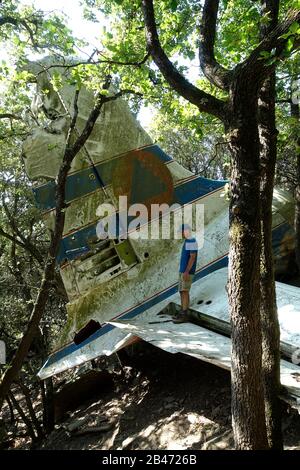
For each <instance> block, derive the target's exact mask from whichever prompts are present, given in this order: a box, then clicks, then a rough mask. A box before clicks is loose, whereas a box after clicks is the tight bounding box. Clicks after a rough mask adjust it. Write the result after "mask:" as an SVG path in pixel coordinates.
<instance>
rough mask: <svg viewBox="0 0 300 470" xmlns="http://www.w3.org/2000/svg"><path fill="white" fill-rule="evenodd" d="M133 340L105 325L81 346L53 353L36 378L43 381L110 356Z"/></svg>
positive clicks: (73, 344)
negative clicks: (88, 362)
mask: <svg viewBox="0 0 300 470" xmlns="http://www.w3.org/2000/svg"><path fill="white" fill-rule="evenodd" d="M134 340H135V337H134V335H132V334H131V333H127V332H123V331H122V330H120V329H117V328H111V327H110V326H109V325H105V326H104V327H103V328H101V329H100V330H98V331H96V332H95V333H94V334H93V335H91V336H90V337H89V338H88V339H87V340H85V341H83V342H82V343H81V344H79V345H76V344H75V343H71V344H69V345H68V346H67V347H65V348H63V349H61V350H59V351H56V352H55V353H53V354H52V355H51V356H50V357H49V358H48V359H47V361H46V363H45V364H44V365H43V367H42V368H41V370H40V371H39V373H38V377H39V378H40V379H41V380H44V379H47V378H48V377H51V376H52V375H55V374H57V373H60V372H64V371H65V370H68V369H71V368H72V367H76V366H79V365H81V364H83V363H85V362H87V361H90V360H92V359H95V358H96V357H99V356H110V355H111V354H114V353H116V352H117V351H118V350H119V349H122V348H124V347H125V346H128V345H129V344H131V343H132V342H134Z"/></svg>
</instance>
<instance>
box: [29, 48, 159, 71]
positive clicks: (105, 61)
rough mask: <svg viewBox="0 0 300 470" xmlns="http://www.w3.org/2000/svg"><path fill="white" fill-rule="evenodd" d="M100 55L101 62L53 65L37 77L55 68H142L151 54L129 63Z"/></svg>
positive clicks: (44, 68) (45, 68)
mask: <svg viewBox="0 0 300 470" xmlns="http://www.w3.org/2000/svg"><path fill="white" fill-rule="evenodd" d="M98 54H99V55H100V56H102V57H104V58H103V59H99V60H93V61H81V62H74V64H52V65H49V66H48V67H43V70H41V71H40V72H38V74H37V75H40V74H41V73H44V72H47V71H48V70H50V69H53V68H62V69H67V70H68V69H72V68H75V67H78V66H80V65H100V64H110V65H120V66H126V65H130V66H133V67H141V66H142V65H143V64H145V62H147V60H148V59H149V57H150V53H149V52H148V53H147V54H146V55H145V57H144V58H143V59H142V60H140V61H138V62H137V61H128V62H125V61H120V60H112V59H108V58H107V57H105V56H104V55H103V54H102V53H101V52H98Z"/></svg>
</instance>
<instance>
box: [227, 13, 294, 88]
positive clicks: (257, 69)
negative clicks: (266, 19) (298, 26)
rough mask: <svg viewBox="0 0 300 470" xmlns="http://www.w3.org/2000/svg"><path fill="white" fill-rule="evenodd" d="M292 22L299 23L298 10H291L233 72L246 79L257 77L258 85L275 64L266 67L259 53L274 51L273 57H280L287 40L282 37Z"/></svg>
mask: <svg viewBox="0 0 300 470" xmlns="http://www.w3.org/2000/svg"><path fill="white" fill-rule="evenodd" d="M294 22H300V10H292V11H291V12H290V13H289V14H288V16H287V18H286V20H284V21H282V22H281V23H280V24H279V25H278V26H276V28H274V29H273V30H272V31H271V32H270V33H269V34H268V35H267V36H266V37H265V38H264V39H263V40H262V41H261V42H260V43H259V45H258V46H257V47H256V48H255V49H254V50H253V51H252V53H251V54H250V56H249V57H248V59H246V60H245V61H244V62H242V63H241V64H239V65H237V66H236V68H235V71H240V72H242V73H243V74H244V77H245V78H246V77H247V75H249V74H252V75H253V74H255V75H256V76H258V77H259V80H256V82H257V84H258V85H260V84H261V82H262V80H264V78H265V77H267V76H268V75H269V74H270V71H271V70H272V69H274V68H275V64H272V65H267V64H266V61H265V59H263V58H262V56H261V52H263V51H267V52H271V51H272V50H273V49H275V56H276V57H280V55H281V54H282V52H283V51H284V48H285V45H286V43H287V41H288V38H283V37H282V35H284V34H286V33H287V32H288V31H289V28H290V26H291V25H292V24H293V23H294ZM297 46H298V43H294V46H293V48H294V49H295V48H296V47H297Z"/></svg>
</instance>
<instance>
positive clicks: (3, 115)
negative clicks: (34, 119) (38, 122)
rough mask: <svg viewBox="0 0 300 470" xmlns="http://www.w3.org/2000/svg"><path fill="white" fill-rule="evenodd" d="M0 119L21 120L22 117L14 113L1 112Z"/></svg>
mask: <svg viewBox="0 0 300 470" xmlns="http://www.w3.org/2000/svg"><path fill="white" fill-rule="evenodd" d="M0 119H17V120H19V121H21V120H22V117H21V116H18V115H17V114H13V113H0Z"/></svg>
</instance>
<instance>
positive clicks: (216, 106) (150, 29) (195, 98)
mask: <svg viewBox="0 0 300 470" xmlns="http://www.w3.org/2000/svg"><path fill="white" fill-rule="evenodd" d="M142 10H143V14H144V21H145V27H146V42H147V48H148V51H149V53H150V54H151V56H152V58H153V60H154V62H155V64H156V65H157V67H158V68H159V70H160V71H161V73H162V74H163V76H164V78H165V79H166V81H167V82H168V83H169V84H170V85H171V87H172V88H174V90H175V91H177V93H179V94H180V95H181V96H183V97H184V98H185V99H186V100H188V101H189V102H190V103H192V104H194V105H195V106H197V107H198V108H199V110H200V111H204V112H207V113H210V114H213V115H214V116H216V117H218V118H219V119H221V120H222V121H224V120H225V107H226V106H225V105H226V103H225V102H224V101H221V100H219V99H217V98H215V97H214V96H212V95H210V94H208V93H205V92H204V91H202V90H200V89H199V88H197V87H196V86H194V85H193V84H192V83H190V82H189V81H188V80H187V79H186V78H185V77H184V76H183V75H181V73H180V72H179V71H178V70H177V69H176V67H175V66H174V65H173V64H172V62H171V61H170V60H169V58H168V57H167V55H166V54H165V52H164V50H163V48H162V47H161V44H160V41H159V37H158V33H157V28H156V22H155V14H154V7H153V0H142Z"/></svg>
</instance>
